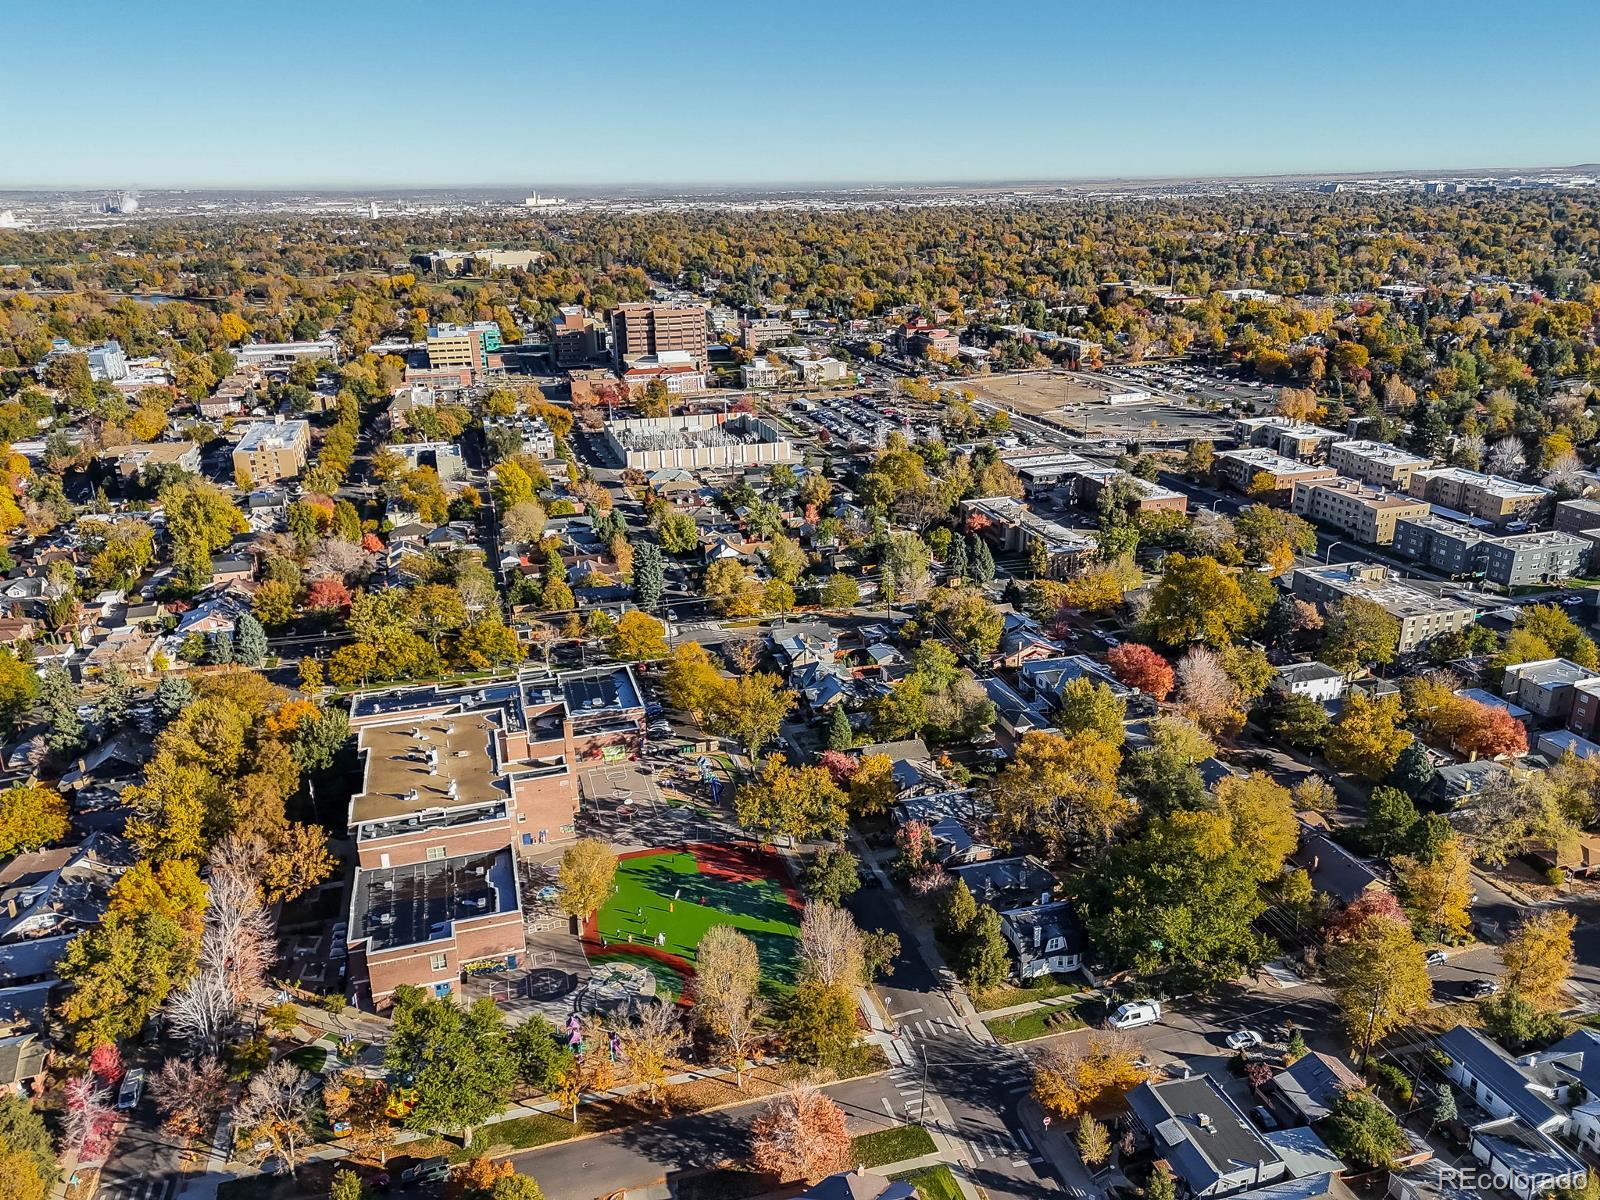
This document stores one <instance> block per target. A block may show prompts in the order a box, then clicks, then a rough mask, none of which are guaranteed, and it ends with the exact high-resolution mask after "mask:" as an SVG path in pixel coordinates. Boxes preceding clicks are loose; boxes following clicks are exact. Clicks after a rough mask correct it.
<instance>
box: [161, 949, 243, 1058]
mask: <svg viewBox="0 0 1600 1200" xmlns="http://www.w3.org/2000/svg"><path fill="white" fill-rule="evenodd" d="M201 942H202V946H203V945H204V942H205V938H204V936H202V939H201ZM166 1014H167V1024H168V1027H169V1028H170V1029H171V1031H172V1032H173V1033H175V1034H177V1035H178V1037H179V1039H180V1040H181V1041H183V1042H184V1043H185V1044H186V1045H188V1046H189V1047H190V1048H191V1049H193V1050H197V1051H199V1052H200V1053H202V1054H203V1055H206V1056H211V1055H215V1054H217V1053H218V1052H219V1051H220V1050H221V1049H222V1043H223V1041H224V1040H225V1039H226V1037H227V1035H228V1030H229V1029H231V1028H232V1027H233V1022H234V1019H235V1018H236V1017H237V1016H238V1015H239V1001H238V999H237V998H236V997H235V996H234V994H233V992H232V991H230V990H229V988H228V982H227V979H226V977H225V971H224V969H223V968H222V966H221V964H218V963H216V962H215V961H213V960H212V959H211V957H210V956H208V955H205V954H204V952H203V951H202V958H201V961H200V965H199V969H198V970H196V971H195V973H194V975H193V976H192V977H191V978H190V979H189V982H188V983H186V984H184V985H183V986H182V987H181V988H179V989H177V990H176V991H175V992H173V993H172V996H171V998H170V999H169V1000H168V1001H167V1007H166Z"/></svg>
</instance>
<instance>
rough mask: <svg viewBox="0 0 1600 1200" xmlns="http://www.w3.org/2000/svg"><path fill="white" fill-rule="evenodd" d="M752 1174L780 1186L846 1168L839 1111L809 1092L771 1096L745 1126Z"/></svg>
mask: <svg viewBox="0 0 1600 1200" xmlns="http://www.w3.org/2000/svg"><path fill="white" fill-rule="evenodd" d="M750 1147H751V1155H750V1157H751V1161H752V1163H753V1165H754V1166H755V1168H756V1170H758V1171H760V1172H761V1173H763V1174H765V1175H773V1176H776V1177H777V1178H778V1179H780V1180H782V1181H783V1182H785V1183H788V1182H790V1181H791V1180H797V1179H803V1180H805V1181H806V1182H807V1183H815V1182H816V1181H817V1180H819V1179H821V1178H822V1177H823V1176H825V1175H832V1174H834V1173H835V1172H836V1171H844V1170H847V1169H849V1167H850V1134H849V1133H848V1132H847V1130H846V1129H845V1120H844V1109H842V1108H840V1107H839V1106H838V1105H837V1104H835V1103H834V1102H833V1101H832V1100H831V1099H829V1098H828V1097H827V1096H824V1095H823V1094H822V1093H821V1092H819V1091H817V1090H816V1089H815V1088H808V1087H791V1088H789V1089H788V1090H787V1091H785V1092H783V1093H782V1094H781V1095H779V1096H777V1097H775V1098H774V1099H773V1101H772V1103H771V1104H769V1105H768V1106H767V1109H766V1111H765V1112H763V1113H762V1114H761V1115H760V1116H759V1117H757V1118H756V1119H755V1121H754V1122H752V1124H751V1126H750Z"/></svg>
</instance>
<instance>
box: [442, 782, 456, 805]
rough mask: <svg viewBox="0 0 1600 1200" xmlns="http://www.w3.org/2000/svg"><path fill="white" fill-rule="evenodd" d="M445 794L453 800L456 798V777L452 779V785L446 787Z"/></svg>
mask: <svg viewBox="0 0 1600 1200" xmlns="http://www.w3.org/2000/svg"><path fill="white" fill-rule="evenodd" d="M444 794H445V795H446V796H449V797H450V799H452V800H454V799H455V798H456V781H455V780H454V779H452V780H451V781H450V786H449V787H447V788H445V790H444Z"/></svg>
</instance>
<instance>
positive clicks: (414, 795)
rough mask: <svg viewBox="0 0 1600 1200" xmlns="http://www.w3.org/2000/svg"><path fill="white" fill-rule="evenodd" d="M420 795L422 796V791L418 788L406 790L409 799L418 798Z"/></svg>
mask: <svg viewBox="0 0 1600 1200" xmlns="http://www.w3.org/2000/svg"><path fill="white" fill-rule="evenodd" d="M420 796H421V793H420V792H418V791H417V789H416V788H412V789H411V790H410V791H408V792H406V799H407V800H416V799H418V798H419V797H420Z"/></svg>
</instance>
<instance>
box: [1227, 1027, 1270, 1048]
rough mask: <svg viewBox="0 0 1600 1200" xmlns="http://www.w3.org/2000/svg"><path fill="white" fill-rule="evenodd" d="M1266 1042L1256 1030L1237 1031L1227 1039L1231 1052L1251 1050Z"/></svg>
mask: <svg viewBox="0 0 1600 1200" xmlns="http://www.w3.org/2000/svg"><path fill="white" fill-rule="evenodd" d="M1263 1040H1265V1039H1263V1038H1262V1036H1261V1035H1260V1034H1259V1033H1257V1032H1256V1031H1255V1030H1254V1029H1235V1030H1234V1031H1233V1032H1232V1033H1230V1034H1229V1035H1228V1037H1227V1043H1228V1049H1229V1050H1249V1049H1251V1048H1253V1047H1255V1046H1259V1045H1261V1043H1262V1041H1263Z"/></svg>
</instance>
